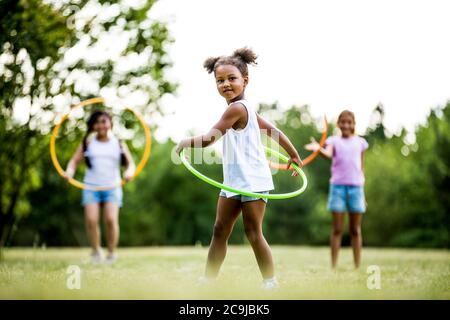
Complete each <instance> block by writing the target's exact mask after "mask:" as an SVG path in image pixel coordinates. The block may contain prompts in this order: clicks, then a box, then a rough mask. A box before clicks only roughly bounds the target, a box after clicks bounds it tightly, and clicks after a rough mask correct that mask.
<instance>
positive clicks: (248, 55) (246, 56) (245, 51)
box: [232, 47, 258, 64]
mask: <svg viewBox="0 0 450 320" xmlns="http://www.w3.org/2000/svg"><path fill="white" fill-rule="evenodd" d="M232 57H236V58H239V59H241V60H242V61H243V62H245V63H247V64H256V58H258V56H257V55H256V53H254V52H253V50H252V49H250V48H247V47H244V48H241V49H237V50H235V51H234V52H233V55H232Z"/></svg>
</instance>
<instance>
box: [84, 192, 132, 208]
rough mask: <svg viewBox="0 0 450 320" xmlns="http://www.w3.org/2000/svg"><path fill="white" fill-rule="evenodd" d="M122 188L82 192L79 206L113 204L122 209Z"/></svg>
mask: <svg viewBox="0 0 450 320" xmlns="http://www.w3.org/2000/svg"><path fill="white" fill-rule="evenodd" d="M122 197H123V194H122V188H115V189H111V190H104V191H96V190H86V189H84V190H83V194H82V197H81V205H82V206H85V205H87V204H91V203H105V202H114V203H117V204H118V205H119V207H122Z"/></svg>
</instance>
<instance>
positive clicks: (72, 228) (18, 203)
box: [0, 0, 450, 248]
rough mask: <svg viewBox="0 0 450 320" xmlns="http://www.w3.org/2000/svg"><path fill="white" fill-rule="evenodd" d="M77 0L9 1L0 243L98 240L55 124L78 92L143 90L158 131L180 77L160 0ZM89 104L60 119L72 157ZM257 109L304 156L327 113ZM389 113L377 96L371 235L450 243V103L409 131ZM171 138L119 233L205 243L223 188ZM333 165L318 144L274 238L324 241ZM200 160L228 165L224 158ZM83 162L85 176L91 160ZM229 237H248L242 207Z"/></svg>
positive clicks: (375, 241)
mask: <svg viewBox="0 0 450 320" xmlns="http://www.w3.org/2000/svg"><path fill="white" fill-rule="evenodd" d="M74 3H75V2H74V1H72V2H70V1H39V0H21V1H12V0H9V1H2V2H0V26H1V30H0V47H1V54H0V138H1V144H0V148H1V149H0V247H1V246H3V245H4V244H7V245H20V246H29V245H34V246H41V245H48V246H82V245H87V243H88V242H87V239H86V235H85V231H84V221H83V211H82V207H81V206H80V200H81V192H80V190H78V189H75V188H73V187H71V186H69V185H68V184H67V183H66V182H65V181H64V180H63V179H61V178H60V177H59V176H58V174H57V173H56V171H55V170H54V168H53V165H52V163H51V160H50V156H49V154H48V144H49V133H50V130H51V128H52V126H53V125H54V122H55V120H57V119H58V116H59V115H61V113H62V112H65V111H68V106H70V105H73V104H76V103H77V102H79V101H81V100H84V99H86V98H89V97H93V96H99V95H102V96H105V97H113V98H114V99H113V100H115V101H122V100H123V99H128V98H130V97H131V98H132V97H135V95H138V96H139V97H141V98H139V99H137V100H134V102H135V103H134V105H133V107H135V108H136V109H137V110H138V111H141V113H143V114H144V115H145V118H146V120H147V122H149V123H151V124H152V129H153V131H154V130H155V129H156V128H157V125H156V124H155V121H154V119H157V118H158V117H162V116H164V110H162V109H161V108H160V106H159V103H158V102H159V100H160V99H161V97H162V96H163V95H165V94H171V93H173V92H175V90H176V87H177V86H176V84H175V83H172V82H171V81H169V80H168V79H167V77H166V75H165V70H167V69H168V68H170V66H171V61H170V57H169V56H168V54H167V48H168V46H169V45H170V43H171V42H172V41H173V39H172V38H171V36H170V34H169V32H168V29H167V26H166V25H165V24H164V23H162V22H159V21H155V20H151V19H150V18H149V17H148V12H149V11H150V10H151V8H152V5H153V1H147V2H143V4H142V5H140V6H137V7H130V6H127V5H125V4H123V3H122V2H119V3H111V2H107V1H99V0H97V1H77V2H76V4H74ZM116 38H117V39H118V38H121V39H125V40H124V41H123V43H125V45H124V46H123V47H117V43H118V42H117V43H115V41H113V40H114V39H116ZM121 99H122V100H121ZM108 110H111V112H112V113H113V115H114V119H115V120H114V121H115V123H114V128H115V130H116V132H118V133H119V134H123V135H124V138H125V140H127V143H128V145H129V147H130V149H131V150H132V153H133V155H134V156H135V160H136V161H138V159H139V157H140V155H141V154H142V152H143V147H144V146H143V141H142V138H143V134H142V131H140V130H141V129H140V128H139V124H138V123H137V121H136V120H135V119H134V118H133V116H132V115H131V114H129V113H123V112H121V110H119V109H114V108H109V109H108ZM281 110H284V111H281ZM90 111H92V108H87V110H86V112H83V111H80V113H77V114H76V115H74V116H73V117H71V118H70V120H68V121H67V123H65V125H64V126H63V128H62V130H61V134H60V136H59V138H58V156H59V158H60V162H61V163H62V164H63V166H65V164H66V163H67V161H68V159H69V158H70V156H71V155H72V153H73V152H74V150H75V148H76V147H77V145H78V144H79V143H80V141H81V139H82V136H83V135H84V133H85V119H86V116H87V114H88V113H89V112H90ZM259 112H260V113H261V114H262V115H263V116H265V117H267V118H268V119H270V120H271V121H273V122H274V123H275V124H276V125H277V126H278V127H279V128H280V129H281V130H283V131H284V132H285V133H286V134H287V135H288V136H289V137H290V139H291V140H292V141H293V143H294V144H295V146H296V147H297V149H298V150H299V152H300V154H301V156H302V157H306V156H307V155H308V153H307V152H306V151H305V150H304V149H303V145H304V144H306V143H307V142H308V141H309V138H310V137H311V136H312V137H316V139H318V138H319V137H320V135H321V132H322V130H323V127H322V123H323V119H321V118H314V117H313V116H312V115H311V112H310V109H309V107H308V106H291V107H290V108H288V109H285V108H284V107H283V108H282V106H279V105H278V104H277V103H273V104H261V105H260V106H259ZM383 116H384V107H383V105H382V104H379V105H377V106H374V111H373V117H372V123H371V125H370V127H369V128H368V129H367V131H366V134H365V138H366V139H367V140H368V141H369V143H370V147H369V149H368V151H367V152H366V156H365V172H366V189H365V190H366V196H367V202H368V211H367V213H366V214H365V216H364V219H363V234H364V242H365V245H370V246H404V247H442V248H449V245H450V240H449V229H450V215H449V208H450V203H449V201H450V180H449V179H450V163H449V162H450V154H449V153H450V103H447V105H446V106H443V107H436V108H434V109H433V110H432V111H431V112H430V114H429V116H428V117H427V119H426V121H425V122H424V124H423V125H420V126H418V127H417V128H416V130H415V132H413V133H408V132H406V131H405V130H403V131H402V132H401V133H400V134H399V135H393V134H391V133H389V132H387V131H386V128H385V126H384V124H383ZM329 120H332V119H329ZM333 132H335V127H334V123H331V121H330V125H329V133H330V134H333ZM335 133H336V132H335ZM174 146H175V142H173V141H171V140H168V141H155V140H154V141H153V146H152V155H151V157H150V160H149V162H148V164H147V166H146V167H145V170H144V171H143V172H142V174H141V175H140V176H139V177H138V178H137V179H136V180H135V181H134V182H133V183H130V184H128V185H126V186H125V187H124V207H123V208H122V210H121V213H120V224H121V239H120V244H121V245H123V246H127V245H128V246H132V245H133V246H135V245H193V244H202V245H207V244H208V243H209V240H210V237H211V232H212V227H213V223H214V218H215V210H216V202H217V197H218V193H219V190H218V189H216V188H214V187H212V186H210V185H208V184H205V183H203V182H202V181H200V180H198V179H197V178H195V177H194V176H192V175H191V174H190V173H189V172H188V171H187V170H186V169H185V168H184V167H183V166H182V165H176V164H174V163H173V162H172V161H171V155H172V154H173V148H174ZM210 151H211V150H203V151H200V152H210ZM330 165H331V163H330V161H328V160H325V159H323V158H321V157H318V158H316V160H315V161H314V162H313V163H311V164H310V165H309V166H307V167H306V168H305V172H306V174H307V176H308V180H309V185H308V188H307V190H306V192H305V193H304V194H302V195H301V196H299V197H296V198H292V199H288V200H283V201H276V200H273V201H269V204H268V206H267V210H266V218H265V222H264V223H265V233H266V236H267V238H268V240H269V241H270V243H271V244H307V245H326V244H328V235H329V231H330V225H331V217H330V214H329V213H328V212H327V210H326V202H327V196H328V185H329V183H328V181H329V178H330ZM196 166H198V168H199V169H200V170H201V171H202V172H204V173H205V174H207V175H209V176H211V177H213V178H215V179H218V180H221V179H222V168H221V165H220V164H212V165H205V164H203V165H196ZM77 174H78V175H77V177H78V178H79V179H81V178H82V174H83V166H81V167H80V169H79V171H78V173H77ZM274 181H275V184H276V188H277V192H278V191H279V192H285V191H289V190H293V189H295V188H296V187H298V186H299V184H300V181H298V179H296V178H292V177H290V175H289V173H287V172H278V173H276V174H275V175H274ZM348 241H349V240H348V236H344V243H345V242H347V243H348ZM230 242H231V243H236V244H238V243H243V242H245V235H244V232H243V226H242V222H241V220H239V222H238V223H237V225H236V227H235V229H234V232H233V234H232V237H231V239H230Z"/></svg>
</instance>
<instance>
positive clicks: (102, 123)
mask: <svg viewBox="0 0 450 320" xmlns="http://www.w3.org/2000/svg"><path fill="white" fill-rule="evenodd" d="M111 127H112V124H111V120H110V119H109V117H108V116H107V115H105V114H103V115H101V116H99V117H98V118H97V119H96V121H95V123H94V127H93V129H94V131H95V132H97V135H98V136H99V137H100V138H104V137H106V136H107V135H108V131H109V130H111Z"/></svg>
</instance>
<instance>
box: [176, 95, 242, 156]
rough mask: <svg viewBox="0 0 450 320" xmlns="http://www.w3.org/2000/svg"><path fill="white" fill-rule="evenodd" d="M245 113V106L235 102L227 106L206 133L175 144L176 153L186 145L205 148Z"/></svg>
mask: <svg viewBox="0 0 450 320" xmlns="http://www.w3.org/2000/svg"><path fill="white" fill-rule="evenodd" d="M246 115H247V112H246V110H245V107H244V106H243V105H242V104H240V103H236V104H233V105H231V106H229V107H228V108H227V110H225V112H224V114H223V115H222V118H221V119H220V120H219V122H217V123H216V124H215V125H214V126H213V127H212V128H211V130H209V132H208V133H207V134H204V135H200V136H196V137H191V138H186V139H183V140H181V142H180V143H179V144H178V146H177V153H180V152H181V150H183V149H184V148H187V147H193V148H205V147H207V146H209V145H211V144H213V143H214V142H216V141H217V140H219V139H220V138H221V137H222V136H223V135H224V134H225V133H226V131H227V130H228V129H230V128H231V127H232V126H233V125H234V124H235V123H236V122H237V121H239V120H240V119H242V118H244V117H245V116H246Z"/></svg>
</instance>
